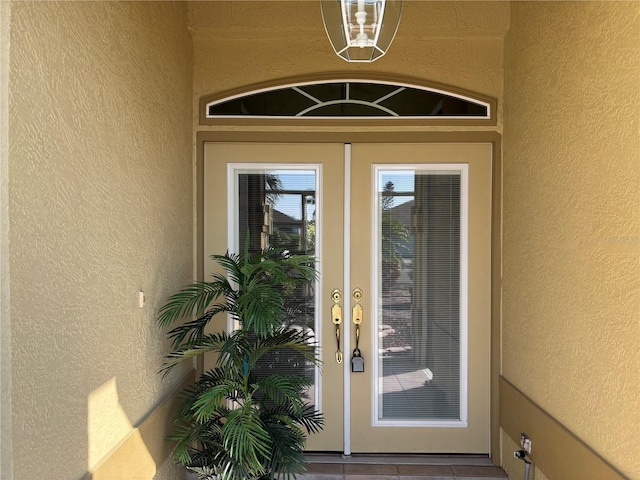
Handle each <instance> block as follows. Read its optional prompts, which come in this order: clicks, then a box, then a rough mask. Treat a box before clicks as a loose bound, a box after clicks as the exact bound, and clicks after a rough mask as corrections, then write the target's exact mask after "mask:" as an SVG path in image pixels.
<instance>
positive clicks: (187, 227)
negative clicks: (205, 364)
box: [8, 2, 193, 479]
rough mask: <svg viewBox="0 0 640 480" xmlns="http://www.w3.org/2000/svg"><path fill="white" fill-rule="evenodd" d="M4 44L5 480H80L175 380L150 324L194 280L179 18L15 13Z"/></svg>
mask: <svg viewBox="0 0 640 480" xmlns="http://www.w3.org/2000/svg"><path fill="white" fill-rule="evenodd" d="M10 41H11V52H10V81H9V95H10V105H9V161H8V187H9V197H8V207H9V215H10V217H9V218H10V226H9V261H10V283H9V285H10V302H11V303H10V315H11V335H12V343H11V349H12V351H11V354H12V355H11V373H12V385H11V386H12V389H13V390H12V398H11V399H12V408H13V412H12V419H13V469H14V475H15V476H14V478H16V479H36V478H38V479H44V478H51V479H54V478H55V479H63V478H65V479H77V478H80V477H82V476H83V475H84V474H85V473H86V472H87V471H90V470H92V469H93V468H94V467H95V466H97V465H99V464H100V462H101V461H102V459H103V458H104V457H105V456H107V455H108V454H109V453H110V452H111V451H112V450H113V449H114V448H115V447H116V446H118V444H120V443H121V441H122V440H124V438H125V437H126V436H127V435H129V434H130V433H131V431H132V426H136V425H137V424H138V423H139V422H140V421H141V420H142V419H143V418H144V417H145V416H146V415H147V414H149V413H150V412H151V411H152V410H153V409H154V407H155V406H156V405H157V404H158V403H159V402H160V401H161V400H162V399H163V397H164V396H165V395H166V394H167V393H168V392H169V391H171V389H172V388H173V387H174V386H175V385H176V383H177V382H178V381H179V380H180V378H179V377H180V376H181V375H182V374H183V373H184V372H176V374H175V375H173V376H172V377H170V378H168V379H165V380H164V381H163V379H162V377H161V376H159V375H157V371H158V370H159V367H160V365H161V363H162V357H163V355H164V354H165V352H166V350H167V345H166V343H165V341H164V339H163V335H162V333H161V332H160V331H159V330H158V328H157V327H156V325H155V321H154V317H155V314H156V311H157V310H156V309H157V307H158V305H159V304H160V303H161V302H162V301H163V300H164V298H166V295H167V294H168V293H169V292H170V291H171V290H173V289H174V288H176V287H177V286H179V285H181V284H183V283H185V282H187V281H189V280H190V279H191V277H192V271H193V264H192V263H193V261H192V258H193V255H192V251H193V247H192V245H193V243H192V242H193V231H192V222H193V200H192V191H193V189H192V164H191V134H192V117H191V113H192V112H191V89H192V76H191V63H192V47H191V40H190V37H189V34H188V29H187V9H186V5H185V4H184V3H180V2H177V3H170V2H169V3H164V2H112V3H104V2H86V3H85V2H64V3H51V2H14V3H12V5H11V23H10ZM140 289H142V290H143V291H144V292H145V294H146V301H147V304H146V306H145V307H144V308H139V306H138V291H139V290H140Z"/></svg>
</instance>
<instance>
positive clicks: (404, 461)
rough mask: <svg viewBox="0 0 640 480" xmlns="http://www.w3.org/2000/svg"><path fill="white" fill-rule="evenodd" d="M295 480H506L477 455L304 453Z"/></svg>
mask: <svg viewBox="0 0 640 480" xmlns="http://www.w3.org/2000/svg"><path fill="white" fill-rule="evenodd" d="M306 458H307V465H306V467H307V473H305V474H303V475H298V479H299V480H367V479H370V480H507V479H508V477H507V474H506V473H505V472H504V470H502V469H501V468H500V467H496V466H495V465H494V464H493V463H492V462H491V460H489V458H487V457H486V456H481V455H452V456H432V455H424V456H422V455H398V456H388V455H352V456H351V457H349V458H342V457H341V456H340V455H322V454H308V455H306Z"/></svg>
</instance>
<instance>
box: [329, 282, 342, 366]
mask: <svg viewBox="0 0 640 480" xmlns="http://www.w3.org/2000/svg"><path fill="white" fill-rule="evenodd" d="M331 300H333V305H332V306H331V323H333V324H334V325H335V326H336V343H337V345H338V348H337V350H336V362H337V363H342V360H343V355H342V350H341V349H340V325H342V307H341V306H340V300H342V293H341V292H340V290H338V289H337V288H336V289H335V290H333V291H332V292H331Z"/></svg>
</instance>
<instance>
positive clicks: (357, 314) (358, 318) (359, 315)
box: [351, 288, 364, 355]
mask: <svg viewBox="0 0 640 480" xmlns="http://www.w3.org/2000/svg"><path fill="white" fill-rule="evenodd" d="M353 300H354V301H355V302H356V303H354V305H353V309H352V316H351V319H352V321H353V324H354V325H355V326H356V348H355V349H354V353H356V352H357V354H358V355H359V354H360V325H361V324H362V322H363V321H364V315H363V310H362V305H360V304H359V303H357V302H359V301H360V300H362V290H360V289H359V288H356V289H355V290H354V291H353Z"/></svg>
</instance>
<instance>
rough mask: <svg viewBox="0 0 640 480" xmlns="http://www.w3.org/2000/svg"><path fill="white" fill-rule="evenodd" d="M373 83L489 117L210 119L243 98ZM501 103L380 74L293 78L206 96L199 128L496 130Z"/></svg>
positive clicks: (454, 90) (476, 95) (226, 117)
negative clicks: (477, 109) (433, 96)
mask: <svg viewBox="0 0 640 480" xmlns="http://www.w3.org/2000/svg"><path fill="white" fill-rule="evenodd" d="M347 82H351V83H371V84H381V85H385V86H397V87H398V88H411V89H417V90H422V91H429V92H434V93H437V94H441V95H446V96H451V97H454V98H458V99H461V100H465V101H469V102H473V103H476V104H479V105H482V106H484V107H486V108H487V115H486V116H444V115H440V116H357V117H355V116H354V117H344V116H342V117H319V116H309V117H304V116H291V117H282V116H277V117H276V116H252V115H242V116H235V115H223V116H211V115H208V110H209V108H208V107H209V105H216V104H220V103H223V102H227V101H230V100H234V99H238V98H242V97H243V96H250V95H255V94H258V93H263V92H269V91H275V90H280V89H286V88H296V87H300V86H305V85H314V84H326V83H347ZM496 112H497V100H496V99H495V98H493V97H489V96H486V95H482V94H479V93H476V92H471V91H468V90H464V89H460V88H457V87H453V86H450V85H444V84H440V83H435V82H428V81H425V80H422V79H416V78H411V77H404V76H389V75H376V74H366V75H365V74H353V73H350V74H345V75H340V74H321V75H314V76H308V77H290V78H284V79H279V80H275V81H270V82H263V83H259V84H253V85H249V86H245V87H241V88H236V89H233V90H227V91H224V92H220V93H217V94H212V95H206V96H203V97H201V98H200V102H199V124H200V125H201V126H206V125H244V126H263V125H264V126H280V125H284V126H301V125H321V126H354V125H358V126H398V125H405V126H406V125H412V126H495V125H497V118H496Z"/></svg>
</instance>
